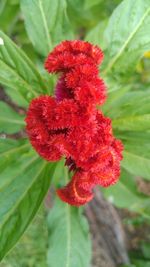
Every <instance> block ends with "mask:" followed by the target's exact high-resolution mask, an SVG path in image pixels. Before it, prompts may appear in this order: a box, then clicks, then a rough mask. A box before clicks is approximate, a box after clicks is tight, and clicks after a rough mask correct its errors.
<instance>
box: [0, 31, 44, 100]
mask: <svg viewBox="0 0 150 267" xmlns="http://www.w3.org/2000/svg"><path fill="white" fill-rule="evenodd" d="M0 38H2V39H3V41H4V45H1V46H0V83H1V84H3V85H4V86H7V87H9V88H11V89H15V90H16V91H17V92H18V94H19V95H21V96H22V97H23V98H24V99H25V100H26V101H27V102H29V101H30V100H31V99H32V98H33V97H35V96H37V95H38V94H41V93H43V94H44V93H46V87H45V83H44V81H43V79H42V77H41V76H40V74H39V72H38V71H37V69H36V68H35V67H34V65H33V64H32V62H31V61H30V59H29V58H28V57H27V56H26V55H25V54H24V52H23V51H21V49H20V48H19V47H17V46H16V45H15V44H14V43H13V42H12V41H11V40H10V39H9V38H8V37H7V36H6V35H5V34H4V33H3V32H1V31H0Z"/></svg>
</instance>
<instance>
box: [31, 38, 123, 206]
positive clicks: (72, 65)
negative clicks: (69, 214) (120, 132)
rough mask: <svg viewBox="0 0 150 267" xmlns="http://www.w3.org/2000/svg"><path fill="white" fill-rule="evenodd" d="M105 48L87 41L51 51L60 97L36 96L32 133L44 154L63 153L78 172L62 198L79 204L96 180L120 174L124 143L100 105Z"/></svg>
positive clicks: (102, 182)
mask: <svg viewBox="0 0 150 267" xmlns="http://www.w3.org/2000/svg"><path fill="white" fill-rule="evenodd" d="M102 59H103V53H102V51H101V50H100V49H99V48H98V47H97V46H93V45H91V44H89V43H87V42H83V41H79V40H78V41H65V42H62V43H61V44H60V45H58V46H56V48H55V49H54V50H53V52H52V53H50V54H49V56H48V58H47V60H46V62H45V68H46V69H47V70H48V71H49V72H57V73H59V72H60V73H61V76H60V77H59V80H58V82H57V85H56V89H55V96H54V97H50V96H40V97H39V98H37V99H34V100H32V102H31V104H30V106H29V110H28V112H27V117H26V123H27V127H26V129H27V133H28V136H29V139H30V141H31V144H32V145H33V147H34V148H35V149H36V151H37V152H38V153H39V155H40V156H42V157H43V158H45V159H46V160H48V161H57V160H59V159H60V158H61V157H62V156H63V157H65V158H66V165H67V166H68V168H69V171H73V172H74V175H73V177H72V179H71V181H70V182H69V183H68V185H66V186H65V187H64V188H62V189H59V190H57V193H58V195H59V197H60V198H61V199H62V200H63V201H65V202H67V203H69V204H71V205H75V206H80V205H83V204H85V203H86V202H88V201H90V200H91V199H92V197H93V194H92V189H93V187H94V186H95V185H101V186H109V185H112V184H114V183H115V182H116V181H117V180H118V178H119V175H120V160H121V159H122V154H121V153H122V150H123V146H122V143H121V142H120V141H119V140H116V139H115V138H114V136H113V133H112V126H111V120H110V119H109V118H106V117H104V115H103V114H102V112H101V111H98V110H97V109H96V104H99V105H101V104H103V103H104V101H105V98H106V88H105V85H104V82H103V80H102V79H100V78H99V76H98V73H99V71H98V66H97V65H98V64H100V63H101V61H102Z"/></svg>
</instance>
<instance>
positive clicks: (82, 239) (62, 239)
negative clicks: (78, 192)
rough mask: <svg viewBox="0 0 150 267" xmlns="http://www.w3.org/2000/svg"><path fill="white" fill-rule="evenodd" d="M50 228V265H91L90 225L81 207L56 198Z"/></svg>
mask: <svg viewBox="0 0 150 267" xmlns="http://www.w3.org/2000/svg"><path fill="white" fill-rule="evenodd" d="M48 230H49V248H48V266H49V267H53V266H57V267H77V266H78V267H87V266H89V265H90V257H91V253H90V247H91V244H90V239H89V232H88V225H87V221H86V219H85V218H84V217H83V215H82V214H81V210H80V209H79V208H76V207H72V206H69V205H68V204H66V203H63V202H62V201H60V200H59V199H56V201H55V203H54V207H53V209H52V211H50V212H49V215H48ZM58 255H59V256H58Z"/></svg>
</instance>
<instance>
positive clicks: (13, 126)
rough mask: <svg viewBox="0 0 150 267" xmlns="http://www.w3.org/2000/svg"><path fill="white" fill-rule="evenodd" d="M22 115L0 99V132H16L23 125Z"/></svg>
mask: <svg viewBox="0 0 150 267" xmlns="http://www.w3.org/2000/svg"><path fill="white" fill-rule="evenodd" d="M24 124H25V123H24V116H21V115H19V114H18V113H17V112H15V111H14V110H13V109H12V108H11V107H10V106H8V105H7V104H6V103H4V102H2V101H0V132H5V133H8V134H12V133H16V132H18V131H20V130H21V129H22V128H23V127H24Z"/></svg>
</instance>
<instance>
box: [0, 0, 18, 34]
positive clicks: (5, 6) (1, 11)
mask: <svg viewBox="0 0 150 267" xmlns="http://www.w3.org/2000/svg"><path fill="white" fill-rule="evenodd" d="M18 13H19V5H18V3H17V2H16V3H13V2H12V1H11V0H2V1H0V29H1V30H3V31H4V32H7V33H10V32H11V30H12V29H13V27H14V25H15V23H16V20H17V16H18Z"/></svg>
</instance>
